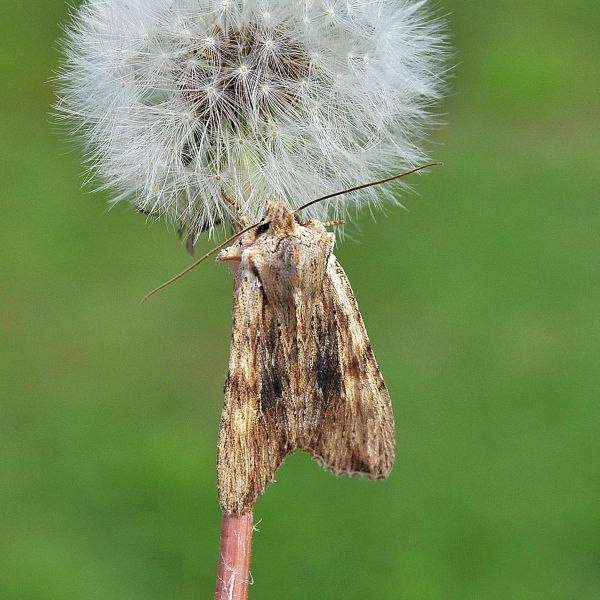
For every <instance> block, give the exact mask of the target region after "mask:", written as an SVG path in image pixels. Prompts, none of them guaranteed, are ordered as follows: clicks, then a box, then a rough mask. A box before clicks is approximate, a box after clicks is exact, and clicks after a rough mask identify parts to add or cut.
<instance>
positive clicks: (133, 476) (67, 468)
mask: <svg viewBox="0 0 600 600" xmlns="http://www.w3.org/2000/svg"><path fill="white" fill-rule="evenodd" d="M66 10H67V9H66V6H65V4H64V3H63V2H62V1H61V0H36V1H32V2H28V3H19V2H8V1H6V2H3V7H2V10H1V12H0V14H1V15H2V19H1V21H2V25H1V27H2V35H1V40H2V41H1V42H0V44H1V47H2V53H1V56H0V66H1V74H2V75H1V81H0V85H1V86H2V93H1V95H0V97H1V103H2V115H1V117H0V119H1V120H0V153H1V154H0V164H1V169H2V177H1V183H0V186H1V187H0V194H1V198H2V204H1V216H0V219H1V222H2V230H1V231H2V235H1V236H0V249H1V254H0V256H1V259H0V281H1V284H0V285H1V287H2V293H1V295H0V332H1V340H0V341H1V346H0V353H1V354H2V356H1V359H0V369H1V372H0V388H1V403H0V598H2V599H7V600H12V599H27V600H63V599H64V600H73V599H74V598H85V599H86V600H88V599H89V600H95V599H110V600H138V599H139V600H141V599H144V600H162V599H164V600H167V599H174V598H177V599H190V600H191V599H193V598H210V597H211V595H212V590H213V585H214V577H215V568H216V559H217V544H218V533H219V525H220V515H219V510H218V504H217V498H216V491H215V467H214V463H215V437H216V433H217V427H218V421H219V415H220V410H221V404H222V386H223V381H224V378H225V375H226V369H227V358H228V343H229V335H230V312H231V278H230V276H229V274H228V273H227V272H226V271H225V269H223V268H220V267H218V266H215V265H212V264H208V265H205V266H204V267H203V268H202V269H201V270H199V271H196V272H195V273H194V275H192V276H190V277H189V278H187V280H185V281H184V282H181V283H180V284H179V285H177V286H174V287H172V288H171V289H170V290H169V291H168V292H165V293H163V294H162V295H160V296H158V297H157V298H155V299H154V300H153V301H152V302H151V303H149V304H148V305H146V306H144V307H143V308H141V307H140V306H139V305H138V300H139V298H140V297H141V296H142V295H143V294H144V293H145V292H146V291H148V290H149V289H151V288H152V287H153V286H154V285H155V284H157V283H160V282H161V281H163V280H164V279H165V277H167V276H169V275H171V274H172V273H174V272H176V271H177V270H179V269H180V268H181V267H183V266H185V265H187V264H188V261H189V259H188V258H187V257H186V255H185V253H184V251H183V249H182V247H181V246H180V245H179V244H178V243H177V241H176V239H175V237H174V236H173V235H172V234H171V233H169V232H168V231H167V230H166V228H165V227H164V225H163V224H161V223H157V224H152V225H150V226H149V225H148V224H147V223H146V222H145V220H144V219H143V218H142V217H140V216H139V215H137V214H134V213H133V212H132V211H131V210H130V209H127V208H126V207H119V208H117V209H115V210H113V211H111V212H108V211H107V210H106V208H105V201H106V197H105V196H103V195H102V194H98V193H96V194H89V193H87V192H83V191H82V190H81V189H80V185H81V181H82V179H81V177H80V173H81V166H80V155H79V154H78V153H77V152H74V153H68V152H66V149H67V146H68V145H67V144H66V143H65V141H64V139H61V137H60V136H59V135H56V134H55V133H54V132H53V131H52V129H53V128H52V126H51V124H49V122H48V118H47V113H48V110H49V105H50V104H51V103H52V102H53V89H52V85H51V84H49V83H48V80H49V78H50V77H51V74H52V72H53V69H55V66H56V63H57V60H58V51H57V49H56V43H55V40H56V38H57V37H58V36H59V27H58V25H57V24H58V23H59V22H60V21H63V20H64V18H65V14H66ZM443 10H446V11H449V12H450V11H451V14H450V16H449V21H450V29H451V32H452V37H453V44H454V46H455V48H456V52H457V55H456V59H455V62H456V63H457V64H458V67H457V68H456V69H455V71H454V81H453V84H452V88H453V89H452V95H451V97H450V98H449V99H448V101H447V102H446V103H445V104H444V107H443V110H444V112H445V113H446V114H445V117H444V119H445V120H446V121H447V122H448V125H447V126H446V127H444V128H442V129H440V130H438V131H436V132H435V134H434V136H433V140H434V141H435V142H436V143H438V144H439V145H436V146H435V147H434V152H433V153H434V155H435V157H436V158H438V159H441V160H443V161H444V162H445V165H446V166H445V167H444V168H442V169H437V170H435V171H433V172H432V173H431V174H430V175H429V176H427V177H421V178H415V179H413V181H412V183H413V185H414V187H415V190H416V191H417V192H418V195H415V194H413V195H409V196H406V197H405V198H404V203H405V204H406V206H407V207H408V208H409V209H410V211H409V212H406V211H401V210H399V211H391V213H390V214H389V216H388V217H387V218H383V216H379V217H378V219H377V222H374V221H372V220H371V219H370V218H369V217H368V216H367V215H366V214H365V215H364V216H363V218H361V219H360V221H359V222H358V223H356V224H355V226H354V229H355V231H356V230H357V229H358V230H359V231H360V234H359V235H358V236H355V237H357V241H355V242H352V241H347V242H345V243H343V244H341V245H340V246H339V248H338V256H339V257H340V260H341V262H342V264H343V265H344V266H345V268H346V270H347V272H348V274H349V276H350V279H351V281H352V283H353V286H354V289H355V292H356V294H357V297H358V299H359V301H360V303H361V308H362V312H363V315H364V317H365V320H366V323H367V326H368V329H369V332H370V335H371V339H372V342H373V346H374V347H375V350H376V352H377V356H378V359H379V362H380V364H381V368H382V371H383V373H384V374H385V376H386V379H387V383H388V385H389V388H390V392H391V394H392V397H393V400H394V405H395V412H396V416H397V429H398V459H397V465H396V467H395V469H394V471H393V474H392V476H391V478H390V480H389V481H388V482H385V483H376V484H374V483H370V482H365V481H356V480H346V479H335V478H333V477H331V476H330V475H329V474H327V473H324V472H323V471H321V470H320V469H319V468H318V467H317V465H316V464H314V463H313V462H311V461H310V459H309V458H308V457H306V456H303V455H298V456H294V457H292V458H291V459H289V460H288V461H287V463H286V464H285V466H284V467H283V469H282V470H281V471H280V472H279V477H278V483H277V484H276V485H273V486H272V487H271V488H270V489H269V491H268V493H267V494H266V495H265V496H264V497H263V498H261V499H260V501H259V502H258V505H257V508H256V518H257V519H262V522H261V524H260V526H259V529H260V533H257V534H256V535H255V540H254V556H253V563H252V574H253V577H254V580H255V585H254V587H253V588H252V597H253V598H257V599H259V598H265V599H280V598H285V599H289V600H296V599H298V600H300V599H307V598H336V599H338V598H344V599H346V598H347V599H356V600H358V599H364V598H382V599H383V598H386V599H387V598H394V599H396V598H397V599H454V598H456V599H506V598H519V599H521V598H524V599H525V598H526V599H538V598H544V599H554V598H556V599H575V598H577V599H588V598H589V599H591V598H600V402H599V400H600V398H599V396H600V394H599V392H600V376H599V363H600V344H599V339H600V338H599V334H600V319H599V314H598V313H599V306H600V305H599V303H600V247H599V240H598V233H599V229H600V203H599V199H600V197H599V188H600V186H599V184H600V176H599V168H598V165H599V161H600V145H599V142H598V140H599V134H600V123H599V108H600V95H599V91H600V87H599V86H600V83H599V82H600V69H599V64H600V63H599V59H598V56H600V35H599V33H598V23H599V20H600V6H599V5H598V0H570V1H569V2H558V1H548V0H544V1H542V0H530V1H528V2H521V1H517V0H493V1H489V2H485V3H484V2H473V1H470V2H469V1H466V0H462V1H460V0H445V1H444V3H443ZM206 245H207V244H204V246H203V247H205V246H206Z"/></svg>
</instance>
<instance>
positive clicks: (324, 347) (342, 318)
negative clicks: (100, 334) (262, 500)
mask: <svg viewBox="0 0 600 600" xmlns="http://www.w3.org/2000/svg"><path fill="white" fill-rule="evenodd" d="M297 449H302V450H305V451H306V452H308V453H310V454H311V455H312V456H313V457H314V458H315V459H316V460H318V461H319V462H320V463H321V464H322V465H323V466H324V467H326V468H327V469H329V470H331V471H333V472H334V473H335V474H344V475H355V474H364V475H367V476H369V477H371V478H373V479H382V478H385V477H386V476H387V474H388V473H389V471H390V469H391V467H392V464H393V462H394V419H393V415H392V408H391V403H390V398H389V394H388V392H387V389H386V387H385V383H384V381H383V378H382V376H381V374H380V372H379V369H378V367H377V363H376V361H375V357H374V355H373V351H372V349H371V345H370V343H369V340H368V338H367V335H366V331H365V327H364V324H363V321H362V317H361V315H360V312H359V310H358V306H357V304H356V300H355V298H354V294H353V293H352V289H351V287H350V284H349V282H348V279H347V278H346V275H345V273H344V271H343V269H342V268H341V266H340V265H339V263H338V262H337V261H336V260H335V257H333V256H330V259H329V262H328V266H327V274H326V276H325V277H324V279H323V285H322V289H321V290H320V293H319V294H317V295H315V296H313V297H311V298H298V299H297V300H296V302H295V303H294V305H293V306H289V305H288V304H286V305H277V304H275V303H270V302H269V301H268V299H267V296H266V295H265V293H264V289H263V287H262V285H261V283H260V281H259V279H258V276H257V274H256V273H254V272H252V270H250V269H243V268H241V269H240V270H239V271H238V272H237V273H236V283H235V294H234V311H233V335H232V342H231V356H230V363H229V375H228V378H227V382H226V384H225V406H224V409H223V417H222V420H221V430H220V433H219V450H218V484H219V498H220V502H221V507H222V509H223V510H224V511H225V512H226V513H228V514H240V513H243V512H245V511H247V510H249V509H250V508H251V507H252V505H253V504H254V501H255V500H256V498H257V497H258V496H259V495H260V494H261V493H262V492H264V490H265V488H266V487H267V485H268V484H269V483H270V482H271V481H272V480H273V478H274V476H275V472H276V471H277V469H278V468H279V466H280V465H281V463H282V462H283V460H284V459H285V457H286V456H287V455H288V454H289V453H291V452H293V451H294V450H297Z"/></svg>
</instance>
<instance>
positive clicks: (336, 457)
mask: <svg viewBox="0 0 600 600" xmlns="http://www.w3.org/2000/svg"><path fill="white" fill-rule="evenodd" d="M327 273H328V278H327V281H326V284H325V286H324V287H325V289H324V294H323V302H324V303H325V304H326V305H325V306H324V312H325V313H326V314H327V313H331V314H333V319H332V320H331V321H330V324H329V325H328V326H324V327H322V329H321V332H320V335H319V336H318V337H319V338H320V339H318V352H317V363H316V364H315V369H314V383H313V390H314V392H313V394H314V398H315V399H316V400H317V402H320V401H321V402H323V412H322V417H321V420H320V423H318V424H316V427H315V429H314V430H313V431H311V432H310V435H309V436H308V438H307V440H306V443H305V444H303V445H302V448H303V449H304V450H306V451H307V452H309V453H310V454H312V456H313V457H314V458H315V459H316V460H318V461H319V462H320V463H321V464H322V466H323V467H325V468H327V469H329V470H331V471H332V472H333V473H334V474H336V475H366V476H368V477H370V478H372V479H384V478H386V477H387V476H388V474H389V472H390V470H391V469H392V466H393V464H394V457H395V427H394V416H393V413H392V404H391V401H390V396H389V393H388V390H387V387H386V385H385V382H384V380H383V377H382V375H381V372H380V371H379V368H378V366H377V361H376V359H375V355H374V354H373V350H372V348H371V343H370V342H369V338H368V336H367V332H366V329H365V325H364V323H363V320H362V316H361V314H360V311H359V308H358V304H357V302H356V299H355V297H354V293H353V291H352V288H351V286H350V282H349V281H348V278H347V277H346V274H345V273H344V270H343V269H342V267H341V265H340V264H339V263H338V262H337V260H335V257H333V256H332V257H331V260H330V263H329V267H328V270H327ZM328 288H329V289H328ZM329 302H330V303H331V305H330V306H327V303H329ZM307 433H308V432H307Z"/></svg>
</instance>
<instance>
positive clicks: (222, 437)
mask: <svg viewBox="0 0 600 600" xmlns="http://www.w3.org/2000/svg"><path fill="white" fill-rule="evenodd" d="M276 335H277V323H276V319H275V317H274V315H273V311H272V308H271V307H270V306H269V304H268V303H267V301H266V298H265V296H264V293H263V291H262V289H261V283H260V281H259V279H258V277H257V276H256V274H254V273H252V272H251V271H250V270H249V269H244V268H241V269H240V272H239V273H238V274H237V275H236V284H235V293H234V306H233V332H232V339H231V351H230V359H229V374H228V376H227V381H226V383H225V403H224V407H223V414H222V417H221V427H220V430H219V443H218V451H217V478H218V490H219V501H220V503H221V508H222V509H223V511H224V512H225V513H226V514H240V513H243V512H245V511H247V510H249V509H251V507H252V505H253V504H254V501H255V500H256V498H257V497H258V496H259V495H260V494H262V493H263V492H264V490H265V488H266V487H267V485H268V484H269V483H270V482H271V481H272V480H273V478H274V476H275V472H276V471H277V469H278V468H279V466H280V465H281V462H282V461H283V459H284V458H285V456H286V455H287V454H288V453H289V452H290V451H291V450H290V448H289V444H288V443H287V442H286V440H287V436H286V432H285V429H286V428H285V426H284V425H283V423H280V422H278V415H277V414H276V412H273V410H269V411H265V410H264V408H265V407H264V405H263V404H264V402H265V397H266V394H267V390H269V392H270V394H271V396H270V399H271V400H273V395H276V396H277V399H278V404H280V405H282V398H281V396H282V387H281V382H280V381H277V380H276V379H273V377H274V373H277V372H278V370H277V363H278V362H279V359H278V358H277V357H276V356H275V355H274V353H273V348H272V347H269V346H272V345H273V340H274V339H275V338H274V336H276ZM265 361H268V362H269V364H265ZM271 408H274V407H271Z"/></svg>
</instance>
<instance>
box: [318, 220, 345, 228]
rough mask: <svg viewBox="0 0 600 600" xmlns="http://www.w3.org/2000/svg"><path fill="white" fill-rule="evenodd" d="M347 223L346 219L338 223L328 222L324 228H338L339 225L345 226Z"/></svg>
mask: <svg viewBox="0 0 600 600" xmlns="http://www.w3.org/2000/svg"><path fill="white" fill-rule="evenodd" d="M345 224H346V221H344V219H338V220H337V221H327V222H326V223H323V227H337V226H338V225H345Z"/></svg>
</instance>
